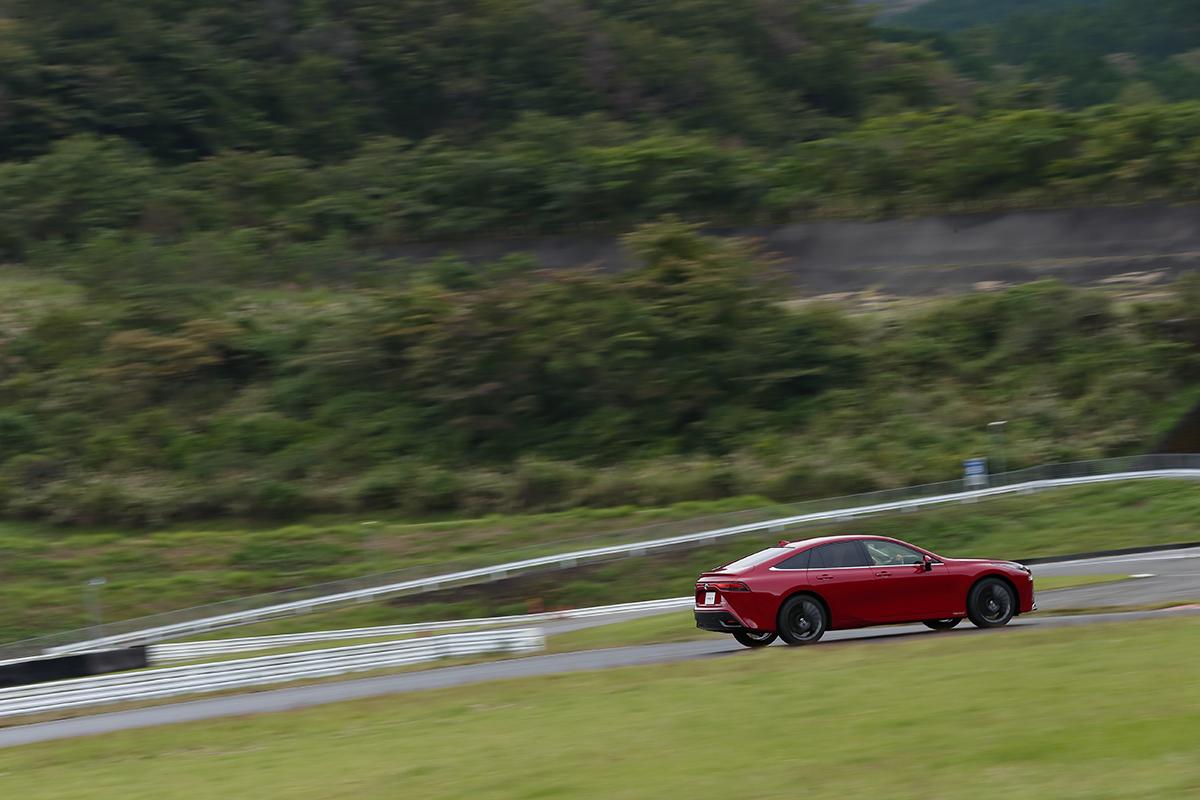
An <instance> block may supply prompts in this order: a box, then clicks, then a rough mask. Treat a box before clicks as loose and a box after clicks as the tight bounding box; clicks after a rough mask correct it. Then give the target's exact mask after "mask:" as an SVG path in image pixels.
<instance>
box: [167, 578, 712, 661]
mask: <svg viewBox="0 0 1200 800" xmlns="http://www.w3.org/2000/svg"><path fill="white" fill-rule="evenodd" d="M694 601H695V598H694V597H693V596H692V595H688V596H687V597H670V598H667V599H665V600H647V601H645V602H641V603H621V604H619V605H611V606H592V607H590V608H572V609H567V610H564V611H545V612H542V613H539V614H517V615H513V616H506V617H478V618H475V619H457V620H446V621H443V622H413V623H409V624H406V625H379V626H375V627H371V628H345V629H342V630H334V631H312V632H309V633H281V634H276V635H273V636H248V637H241V638H237V639H213V640H211V641H202V642H176V643H173V644H154V645H150V648H149V655H150V662H151V663H153V664H162V663H167V662H171V661H192V660H195V659H199V658H211V657H213V656H223V655H230V654H235V653H251V652H254V651H256V650H272V649H274V648H277V647H292V646H294V645H303V644H313V643H317V642H337V641H345V640H347V639H378V638H383V637H385V636H406V635H408V634H411V633H428V632H430V631H445V630H455V629H457V628H480V627H491V626H499V625H510V624H520V625H526V624H532V623H537V622H551V621H553V620H560V619H588V618H592V617H606V616H614V615H617V614H632V613H637V612H643V611H671V610H674V609H677V608H690V607H691V606H692V603H693V602H694Z"/></svg>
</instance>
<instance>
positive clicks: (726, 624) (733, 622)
mask: <svg viewBox="0 0 1200 800" xmlns="http://www.w3.org/2000/svg"><path fill="white" fill-rule="evenodd" d="M695 614H696V627H697V628H699V629H700V630H702V631H716V632H717V633H734V632H735V631H744V630H746V626H745V625H743V624H742V621H741V620H739V619H738V618H737V617H735V616H734V615H733V614H732V613H730V612H729V611H724V610H718V611H699V610H697V611H696V612H695Z"/></svg>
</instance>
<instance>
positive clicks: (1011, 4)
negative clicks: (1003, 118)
mask: <svg viewBox="0 0 1200 800" xmlns="http://www.w3.org/2000/svg"><path fill="white" fill-rule="evenodd" d="M887 24H889V25H894V26H900V27H915V28H921V29H930V30H935V31H943V32H951V35H949V36H942V37H936V38H934V39H930V40H924V39H922V37H917V38H916V39H915V40H914V41H923V42H924V44H926V45H929V46H932V47H933V49H935V50H938V51H939V52H941V53H943V54H945V55H946V56H947V57H948V58H949V59H950V60H951V61H952V62H953V63H955V64H956V66H957V68H958V69H960V70H961V71H962V72H963V74H966V75H970V76H971V77H973V78H976V79H980V80H984V81H996V80H1002V79H1003V78H1004V77H1005V76H1007V75H1009V74H1011V73H1012V72H1013V71H1014V70H1015V71H1016V72H1017V73H1018V74H1020V75H1021V76H1022V77H1023V78H1024V79H1026V80H1031V81H1035V82H1037V83H1040V84H1043V85H1046V86H1048V87H1053V91H1052V94H1051V96H1052V98H1053V99H1054V100H1056V101H1057V102H1060V103H1062V104H1065V105H1067V106H1070V107H1074V108H1082V107H1085V106H1089V105H1095V104H1099V103H1112V102H1116V103H1120V104H1122V105H1129V104H1134V103H1149V102H1163V101H1178V100H1187V99H1195V98H1196V97H1197V96H1200V49H1198V48H1200V4H1197V3H1195V2H1192V0H1158V2H1155V3H1153V4H1152V5H1147V4H1146V3H1144V2H1140V0H934V2H932V3H929V4H928V5H924V6H921V7H919V8H916V9H914V10H912V11H910V12H908V13H906V14H901V15H899V16H896V17H893V18H890V19H889V20H888V21H887ZM909 38H911V37H909Z"/></svg>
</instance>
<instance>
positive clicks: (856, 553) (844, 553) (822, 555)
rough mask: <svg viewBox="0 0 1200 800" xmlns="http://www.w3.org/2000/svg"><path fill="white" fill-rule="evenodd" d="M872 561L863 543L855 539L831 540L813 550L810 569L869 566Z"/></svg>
mask: <svg viewBox="0 0 1200 800" xmlns="http://www.w3.org/2000/svg"><path fill="white" fill-rule="evenodd" d="M867 566H870V562H869V561H868V560H867V554H866V553H865V552H863V549H862V545H861V544H859V543H858V542H855V541H850V542H830V543H829V544H823V545H821V546H820V547H818V548H816V549H815V550H813V554H812V559H811V561H810V562H809V569H837V568H839V567H867Z"/></svg>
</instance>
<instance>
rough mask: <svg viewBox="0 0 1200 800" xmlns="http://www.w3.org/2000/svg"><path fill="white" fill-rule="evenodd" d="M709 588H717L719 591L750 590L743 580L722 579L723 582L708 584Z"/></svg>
mask: <svg viewBox="0 0 1200 800" xmlns="http://www.w3.org/2000/svg"><path fill="white" fill-rule="evenodd" d="M708 588H709V589H716V590H717V591H718V592H748V591H750V587H749V586H747V585H746V584H744V583H742V582H741V581H722V582H721V583H710V584H708Z"/></svg>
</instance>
